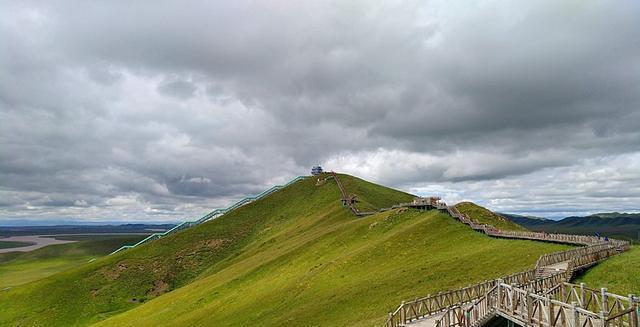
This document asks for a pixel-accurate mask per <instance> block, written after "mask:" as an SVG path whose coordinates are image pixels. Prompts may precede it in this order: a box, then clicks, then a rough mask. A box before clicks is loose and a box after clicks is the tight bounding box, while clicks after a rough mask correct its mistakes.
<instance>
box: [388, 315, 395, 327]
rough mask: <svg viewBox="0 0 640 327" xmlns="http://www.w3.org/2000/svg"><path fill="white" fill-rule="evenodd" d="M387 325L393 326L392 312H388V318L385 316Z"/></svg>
mask: <svg viewBox="0 0 640 327" xmlns="http://www.w3.org/2000/svg"><path fill="white" fill-rule="evenodd" d="M387 327H395V326H394V325H393V313H391V312H389V318H387Z"/></svg>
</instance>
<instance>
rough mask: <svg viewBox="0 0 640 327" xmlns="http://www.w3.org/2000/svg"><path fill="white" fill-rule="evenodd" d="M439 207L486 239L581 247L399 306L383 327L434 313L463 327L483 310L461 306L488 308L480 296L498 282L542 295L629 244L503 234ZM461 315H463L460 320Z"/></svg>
mask: <svg viewBox="0 0 640 327" xmlns="http://www.w3.org/2000/svg"><path fill="white" fill-rule="evenodd" d="M441 204H442V205H443V206H444V207H443V208H438V209H439V210H441V211H443V212H446V213H447V214H449V215H450V216H451V217H453V218H455V219H457V220H459V221H460V222H462V223H464V224H466V225H468V226H469V227H471V228H472V229H474V230H476V231H479V232H482V233H485V234H487V235H489V236H493V237H500V238H513V239H526V240H535V241H544V242H554V243H563V244H572V245H583V246H584V247H581V248H577V249H571V250H566V251H559V252H555V253H550V254H545V255H542V256H541V257H540V258H539V259H538V261H537V263H536V268H535V269H532V270H527V271H524V272H522V273H519V274H514V275H510V276H505V277H503V278H502V279H495V280H492V281H485V282H481V283H478V284H475V285H473V286H468V287H464V288H460V289H456V290H451V291H447V292H443V293H438V294H437V295H433V296H432V295H429V296H427V297H424V298H418V299H415V300H412V301H405V302H402V303H401V304H400V306H399V307H398V308H397V309H396V310H395V311H393V312H390V313H389V317H388V318H387V321H386V324H385V326H387V327H396V326H403V325H404V324H406V323H408V322H411V321H415V320H419V319H423V318H425V317H428V316H431V315H433V314H437V313H444V315H443V318H442V319H448V320H447V321H448V322H449V323H454V324H453V325H446V324H445V325H444V326H456V325H455V324H456V323H457V324H462V323H464V322H465V321H466V320H468V319H471V318H470V317H471V316H473V315H476V316H478V315H480V313H481V311H482V310H485V309H486V308H485V309H482V308H478V309H476V310H477V312H466V313H464V312H463V311H464V310H463V308H464V304H468V303H470V302H474V301H480V302H479V303H481V304H480V305H481V306H482V305H485V306H487V305H490V304H491V299H485V298H484V297H486V296H487V294H485V293H483V292H485V291H486V290H487V289H491V288H494V287H496V286H497V285H499V284H500V283H501V282H506V283H507V284H513V285H522V286H523V287H524V288H525V289H527V290H528V292H533V293H540V292H544V291H545V290H548V289H550V288H552V287H553V286H555V285H557V284H558V283H563V282H567V281H569V280H571V278H572V276H573V274H574V273H575V272H576V271H578V270H581V269H584V268H586V267H589V266H592V265H594V264H596V263H598V262H600V261H602V260H604V259H606V258H608V257H610V256H612V255H616V254H618V253H620V252H622V251H626V250H628V249H629V247H630V243H629V242H627V241H620V240H615V239H609V240H605V239H603V238H600V237H596V236H586V235H573V234H549V233H539V232H520V231H503V230H499V229H497V228H495V227H494V226H491V225H487V224H478V223H476V222H474V221H473V220H472V219H471V218H469V216H467V215H466V214H463V213H460V211H459V210H458V209H457V208H455V207H453V206H446V204H444V203H443V202H442V203H441ZM400 206H401V205H400ZM562 262H567V267H566V271H562V272H559V273H554V274H552V275H550V276H544V275H541V274H539V273H540V272H541V271H542V269H543V267H545V266H550V265H553V264H557V263H562ZM515 276H518V277H515ZM461 314H464V315H463V316H460V315H461ZM480 316H481V315H480ZM444 317H446V318H444ZM444 326H441V327H444ZM465 326H469V325H465ZM582 327H586V326H582ZM634 327H636V326H634Z"/></svg>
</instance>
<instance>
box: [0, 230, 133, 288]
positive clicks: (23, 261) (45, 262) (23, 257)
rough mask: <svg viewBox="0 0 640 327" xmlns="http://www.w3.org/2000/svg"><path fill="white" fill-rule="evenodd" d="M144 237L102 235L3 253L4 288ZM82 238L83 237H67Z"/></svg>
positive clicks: (0, 265)
mask: <svg viewBox="0 0 640 327" xmlns="http://www.w3.org/2000/svg"><path fill="white" fill-rule="evenodd" d="M143 237H144V236H131V235H117V236H116V235H100V236H93V235H92V236H90V238H88V239H87V237H84V239H86V240H83V241H81V242H77V243H67V244H57V245H50V246H46V247H43V248H40V249H37V250H34V251H31V252H9V253H0V289H4V288H7V287H14V286H17V285H21V284H25V283H28V282H31V281H34V280H38V279H42V278H44V277H47V276H50V275H53V274H55V273H58V272H61V271H64V270H68V269H71V268H75V267H78V266H80V265H84V264H86V263H87V262H88V261H89V260H91V259H92V258H96V257H99V256H103V255H106V254H108V253H110V252H111V251H113V250H114V249H117V248H118V247H120V246H121V245H122V244H125V243H130V242H135V241H138V240H140V239H141V238H143ZM66 238H68V239H78V238H80V239H82V237H81V236H78V235H74V236H67V237H66Z"/></svg>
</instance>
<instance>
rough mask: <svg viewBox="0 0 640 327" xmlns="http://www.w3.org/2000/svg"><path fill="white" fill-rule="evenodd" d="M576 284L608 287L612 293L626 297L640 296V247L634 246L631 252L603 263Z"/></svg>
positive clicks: (578, 279)
mask: <svg viewBox="0 0 640 327" xmlns="http://www.w3.org/2000/svg"><path fill="white" fill-rule="evenodd" d="M575 282H576V283H579V282H584V283H587V286H590V287H595V288H600V287H606V288H607V289H608V290H609V291H610V292H613V293H617V294H620V295H624V296H626V295H627V294H629V293H632V294H636V295H638V294H640V247H639V246H634V247H632V248H631V250H630V251H627V252H625V253H623V254H621V255H619V256H616V257H613V258H610V259H607V260H606V261H603V262H601V263H600V264H598V265H597V266H595V267H593V268H591V269H589V270H587V271H586V272H585V273H584V274H582V275H581V276H579V277H578V278H577V280H576V281H575Z"/></svg>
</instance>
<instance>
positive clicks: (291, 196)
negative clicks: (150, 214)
mask: <svg viewBox="0 0 640 327" xmlns="http://www.w3.org/2000/svg"><path fill="white" fill-rule="evenodd" d="M323 177H326V175H325V176H323ZM340 178H341V180H342V182H343V184H344V186H345V188H346V189H347V190H348V191H349V192H350V193H354V194H357V195H358V199H359V201H360V202H359V203H358V206H359V208H361V209H362V210H371V209H375V208H382V207H389V206H391V205H393V204H395V203H399V202H406V201H409V200H411V199H412V195H410V194H406V193H403V192H400V191H397V190H393V189H389V188H386V187H383V186H380V185H376V184H372V183H369V182H366V181H363V180H361V179H358V178H355V177H351V176H347V175H340ZM339 199H340V193H339V190H338V188H337V187H336V184H335V182H333V181H332V180H328V181H327V182H325V183H316V179H315V178H308V179H306V180H304V181H300V182H297V183H294V184H292V185H290V186H289V187H287V188H284V189H282V190H280V191H278V192H275V193H273V194H271V195H269V196H267V197H265V198H263V199H261V200H259V201H256V202H253V203H250V204H248V205H246V206H243V207H241V208H239V209H237V210H234V211H232V212H230V213H228V214H225V215H224V216H222V217H220V218H217V219H215V220H213V221H210V222H207V223H205V224H202V225H199V226H196V227H192V228H190V229H187V230H184V231H181V232H178V233H176V234H173V235H171V236H168V237H166V238H163V239H160V240H157V241H152V242H149V243H147V244H145V245H143V246H140V247H137V248H134V249H132V250H127V251H123V252H121V253H118V254H116V255H113V256H109V257H105V258H102V259H99V260H96V261H95V262H93V263H91V264H88V265H85V266H83V267H80V268H78V269H75V270H69V271H65V272H63V273H59V274H56V275H54V276H51V277H49V278H46V279H43V280H39V281H36V282H32V283H29V284H26V285H21V286H18V287H15V288H13V289H11V290H9V291H6V292H0V302H2V303H3V310H2V311H1V312H0V325H46V326H86V325H90V324H93V323H98V322H100V323H99V325H104V326H157V325H160V324H165V325H176V326H179V325H185V326H186V325H211V326H214V325H215V326H219V325H249V324H252V323H255V322H256V321H260V324H261V325H347V324H348V325H362V326H370V325H375V324H378V323H380V322H381V321H383V320H384V318H385V312H386V311H388V310H390V309H392V308H393V307H395V306H397V303H398V302H399V301H401V300H403V299H407V298H413V297H416V296H422V295H425V294H427V293H429V292H437V291H440V290H444V289H448V288H454V287H459V286H462V285H466V284H468V283H472V282H475V281H480V280H484V279H489V278H495V277H498V276H501V275H504V274H508V273H512V272H516V271H521V270H523V269H525V268H529V267H531V266H533V265H534V264H535V262H536V260H537V258H538V257H539V255H541V254H543V253H547V252H552V251H556V250H560V249H565V248H567V246H563V245H557V244H548V243H540V242H532V241H519V240H505V239H493V238H490V237H487V236H485V235H482V234H480V233H476V232H473V231H472V230H470V229H468V228H467V227H466V226H464V225H463V224H460V223H459V222H457V221H455V220H454V219H452V218H451V217H449V216H447V215H444V214H441V213H439V212H437V211H429V212H418V211H414V210H404V209H397V210H391V211H387V212H381V213H378V214H375V215H371V216H367V217H365V218H356V217H354V216H353V215H352V214H351V212H350V211H349V210H347V209H346V208H344V207H342V205H341V203H340V201H339ZM463 209H464V207H463ZM476 211H477V210H472V213H471V215H472V218H475V217H474V216H473V215H474V214H475V213H474V212H476ZM476 219H478V220H482V219H487V218H486V217H484V218H483V217H477V218H476ZM489 219H492V218H489ZM496 253H498V254H499V255H496ZM516 253H517V254H518V255H515V254H516ZM507 258H509V259H507ZM480 260H485V263H484V264H479V262H480ZM486 262H489V263H490V264H486ZM41 294H47V296H46V297H44V296H40V295H41ZM5 304H6V305H5Z"/></svg>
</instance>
